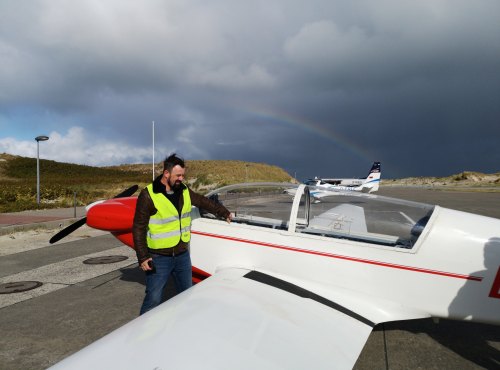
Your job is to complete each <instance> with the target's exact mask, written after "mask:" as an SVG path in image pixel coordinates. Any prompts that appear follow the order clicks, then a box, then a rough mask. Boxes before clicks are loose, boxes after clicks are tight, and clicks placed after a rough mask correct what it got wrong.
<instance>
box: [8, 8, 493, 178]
mask: <svg viewBox="0 0 500 370" xmlns="http://www.w3.org/2000/svg"><path fill="white" fill-rule="evenodd" d="M499 34H500V4H499V3H498V2H496V1H481V2H470V1H442V0H433V1H418V2H406V1H404V2H402V1H378V2H373V1H358V2H342V1H313V2H308V3H307V4H305V3H304V2H299V1H273V2H269V1H265V2H264V1H257V2H252V3H248V4H247V3H245V2H234V1H223V0H219V1H212V2H210V3H206V2H202V1H143V2H134V1H107V2H105V3H102V2H98V1H85V2H71V3H68V2H65V1H62V0H58V1H54V0H47V1H30V2H27V1H17V2H3V3H2V4H0V67H1V68H0V85H1V86H2V89H1V90H0V128H2V132H8V134H5V133H2V137H1V138H0V151H9V152H15V151H16V150H20V149H13V148H21V147H22V148H24V146H23V145H24V144H23V143H24V142H22V140H21V139H20V138H21V136H19V138H18V139H16V137H17V136H16V135H15V134H12V133H13V132H15V129H13V128H12V127H13V125H17V126H18V127H19V130H22V128H23V125H24V128H25V130H30V131H31V130H41V129H43V128H45V129H48V130H51V131H53V132H55V134H56V136H54V140H52V139H51V141H50V143H51V145H52V146H51V147H50V146H49V145H45V147H46V149H45V150H46V152H47V153H48V155H49V156H52V159H56V160H60V158H59V157H58V156H60V155H61V153H62V150H64V148H67V150H70V148H71V154H68V155H66V156H64V157H65V158H67V160H72V161H75V162H80V163H81V162H84V163H89V164H111V163H113V164H115V163H124V162H145V161H147V160H149V156H150V154H149V153H150V152H151V121H153V120H154V121H155V127H156V149H157V152H158V154H157V156H158V157H162V156H163V155H165V154H167V153H168V152H170V151H177V152H180V153H182V154H183V155H184V156H185V157H187V158H197V159H240V160H248V161H262V162H267V163H271V164H276V165H279V166H282V167H284V168H285V169H287V170H288V171H289V172H290V173H292V174H293V173H294V172H298V174H299V175H300V177H307V176H314V175H322V176H335V175H339V176H352V175H355V173H356V172H358V173H359V175H363V174H364V172H365V171H366V169H367V168H368V167H369V165H370V163H371V162H372V161H374V160H380V161H382V162H383V164H382V165H383V169H385V170H386V171H384V172H385V173H384V174H386V175H387V176H388V177H402V176H414V175H448V174H452V173H456V172H460V171H463V170H478V171H483V172H496V171H499V170H500V169H499V167H498V163H500V151H499V150H498V147H499V144H500V124H498V123H499V121H500V119H499V118H500V108H499V107H500V104H499V103H498V96H500V74H499V73H498V71H499V68H500V63H499V60H500V44H499V43H498V40H497V38H498V35H499ZM33 121H37V122H38V123H32V122H33ZM71 127H75V129H70V128H71ZM78 127H80V128H78ZM7 128H8V130H7ZM37 132H38V131H37ZM57 135H59V139H58V140H59V141H55V138H56V137H58V136H57ZM2 138H3V139H2ZM21 144H23V145H21ZM56 144H57V145H56ZM30 145H32V144H30ZM28 146H29V145H28V143H26V148H27V147H28ZM56 147H57V148H56ZM51 150H52V152H50V151H51ZM25 151H26V150H25ZM18 154H21V153H18Z"/></svg>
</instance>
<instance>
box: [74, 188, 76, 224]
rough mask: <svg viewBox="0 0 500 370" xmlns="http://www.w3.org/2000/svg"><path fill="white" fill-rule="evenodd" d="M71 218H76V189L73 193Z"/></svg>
mask: <svg viewBox="0 0 500 370" xmlns="http://www.w3.org/2000/svg"><path fill="white" fill-rule="evenodd" d="M73 209H74V211H73V218H76V191H75V192H74V193H73Z"/></svg>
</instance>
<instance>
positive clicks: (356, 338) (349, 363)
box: [54, 269, 373, 370]
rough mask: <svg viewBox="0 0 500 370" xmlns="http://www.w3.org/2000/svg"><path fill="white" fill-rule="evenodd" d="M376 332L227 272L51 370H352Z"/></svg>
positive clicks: (260, 280) (305, 296)
mask: <svg viewBox="0 0 500 370" xmlns="http://www.w3.org/2000/svg"><path fill="white" fill-rule="evenodd" d="M372 327H373V323H371V322H370V321H368V320H366V319H365V318H363V317H361V316H359V315H357V314H356V313H355V312H352V311H349V310H347V309H345V308H343V307H341V306H339V305H337V304H336V303H335V302H332V301H328V300H326V299H324V298H322V297H320V296H317V295H315V294H313V293H311V292H309V291H306V290H304V289H302V288H300V287H298V286H296V285H292V284H290V283H288V282H286V281H284V280H281V279H276V278H275V277H272V276H270V275H267V274H264V273H261V272H258V271H249V270H245V269H224V270H221V271H219V272H217V273H216V274H215V275H213V276H211V277H210V278H208V279H206V280H205V281H203V282H201V283H199V284H197V285H196V286H194V287H193V288H191V289H188V290H187V291H185V292H184V293H182V294H179V295H177V296H176V297H174V298H172V299H170V300H169V301H167V302H165V303H164V304H162V305H160V306H158V307H157V308H155V309H153V310H151V311H149V312H148V313H146V314H144V315H143V316H141V317H139V318H137V319H135V320H133V321H131V322H130V323H128V324H126V325H125V326H123V327H121V328H120V329H118V330H116V331H114V332H112V333H111V334H109V335H107V336H105V337H103V338H102V339H100V340H98V341H97V342H94V343H93V344H92V345H90V346H88V347H86V348H84V349H83V350H81V351H79V352H77V353H76V354H74V355H72V356H70V357H68V358H67V359H65V360H63V361H62V362H60V363H58V364H56V365H55V366H54V369H57V368H61V369H62V368H64V369H86V370H87V369H92V368H110V369H111V368H113V369H122V370H123V369H252V370H253V369H311V368H312V369H332V368H335V369H351V368H352V367H353V366H354V364H355V362H356V360H357V358H358V356H359V353H360V352H361V350H362V348H363V346H364V344H365V342H366V340H367V338H368V336H369V334H370V332H371V330H372Z"/></svg>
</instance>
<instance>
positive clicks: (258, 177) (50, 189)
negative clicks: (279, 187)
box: [0, 154, 292, 213]
mask: <svg viewBox="0 0 500 370" xmlns="http://www.w3.org/2000/svg"><path fill="white" fill-rule="evenodd" d="M162 170H163V165H162V163H159V164H157V166H156V167H155V173H156V175H159V174H160V173H161V172H162ZM186 175H187V176H186V181H187V183H188V184H189V186H190V187H191V188H192V189H193V190H195V191H198V192H200V193H204V192H207V191H208V190H210V189H213V188H216V187H220V186H224V185H230V184H234V183H238V182H246V181H248V182H258V181H276V182H290V181H291V180H292V178H291V177H290V175H289V174H288V173H286V172H285V171H284V170H283V169H281V168H279V167H276V166H270V165H266V164H263V163H252V162H242V161H210V160H193V161H187V162H186ZM151 180H152V168H151V164H148V165H146V164H136V165H121V166H112V167H92V166H84V165H77V164H71V163H61V162H55V161H50V160H43V159H41V160H40V200H41V201H40V203H41V204H40V206H38V205H37V203H36V158H26V157H20V156H12V155H8V154H0V213H5V212H19V211H24V210H30V209H37V208H59V207H72V206H73V202H74V197H75V193H76V200H77V205H78V206H82V205H87V204H89V203H92V202H94V201H96V200H99V199H107V198H111V197H113V196H115V195H116V194H118V193H120V192H121V191H123V190H124V189H126V188H128V187H130V186H132V185H134V184H137V185H139V187H140V188H142V187H144V186H146V185H147V184H149V183H150V182H151Z"/></svg>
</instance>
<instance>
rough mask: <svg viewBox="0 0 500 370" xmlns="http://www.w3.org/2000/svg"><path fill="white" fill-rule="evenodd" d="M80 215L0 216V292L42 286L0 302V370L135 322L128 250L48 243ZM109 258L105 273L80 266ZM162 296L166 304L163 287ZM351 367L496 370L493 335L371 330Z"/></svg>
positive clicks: (81, 239)
mask: <svg viewBox="0 0 500 370" xmlns="http://www.w3.org/2000/svg"><path fill="white" fill-rule="evenodd" d="M377 194H379V195H388V196H394V197H397V198H402V199H408V200H413V201H420V202H425V203H430V204H439V205H441V206H444V207H448V208H454V209H459V210H463V211H468V212H474V213H479V214H484V215H486V216H490V217H496V218H500V209H499V208H500V207H498V205H500V193H498V192H497V193H475V192H452V191H431V190H429V189H425V188H402V187H387V188H384V187H382V188H381V189H380V191H379V192H378V193H377ZM84 215H85V209H84V207H77V208H76V209H75V208H65V209H49V210H34V211H25V212H18V213H3V214H0V286H1V285H2V284H5V283H8V282H16V281H41V282H43V286H42V287H39V288H36V289H33V290H30V291H27V292H22V293H13V294H0V333H2V335H1V336H0V370H3V369H5V370H7V369H9V370H16V369H45V368H47V367H49V366H51V365H53V364H54V363H56V362H58V361H60V360H62V359H63V358H64V357H66V356H68V355H70V354H71V353H73V352H75V351H77V350H79V349H81V348H83V347H84V346H86V345H88V344H90V343H91V342H93V341H95V340H97V339H98V338H100V337H102V336H104V335H105V334H107V333H109V332H110V331H112V330H114V329H116V328H118V327H120V326H122V325H123V324H125V323H126V322H128V321H130V320H132V319H133V318H135V317H137V315H138V311H139V307H140V304H141V302H142V298H143V294H144V276H143V273H142V272H141V271H140V270H139V269H138V268H137V263H136V260H135V254H134V252H133V251H132V250H131V249H130V248H127V247H124V246H123V245H122V244H121V243H120V242H119V241H117V240H116V239H115V238H113V237H112V236H111V235H109V234H106V233H103V232H98V233H93V232H92V230H83V231H82V232H81V233H80V235H79V236H75V237H74V238H73V239H70V240H69V241H68V240H67V239H65V240H62V241H60V242H58V243H56V244H54V245H49V244H48V239H49V238H50V236H52V235H53V234H55V233H56V232H57V231H58V230H60V229H62V228H63V227H66V226H67V225H69V224H70V223H72V222H74V221H76V220H78V219H80V218H81V217H84ZM84 228H87V227H86V226H84ZM117 256H118V257H121V260H120V261H116V262H113V263H109V264H102V265H95V266H90V267H89V265H85V262H84V261H88V260H90V259H94V258H103V257H104V258H109V257H117ZM82 262H83V263H82ZM167 295H168V296H173V295H175V291H174V289H173V287H172V286H169V288H168V291H167ZM311 368H314V366H311ZM334 368H335V364H332V369H334ZM354 368H355V369H357V370H361V369H500V326H495V325H487V324H477V323H470V322H459V321H452V320H440V321H439V322H434V321H433V320H427V319H425V320H412V321H399V322H392V323H384V324H380V325H377V326H376V327H375V328H374V330H373V332H372V334H371V335H370V337H369V339H368V341H367V343H366V345H365V347H364V348H363V351H362V353H361V355H360V357H359V359H358V361H357V363H356V365H355V367H354Z"/></svg>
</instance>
